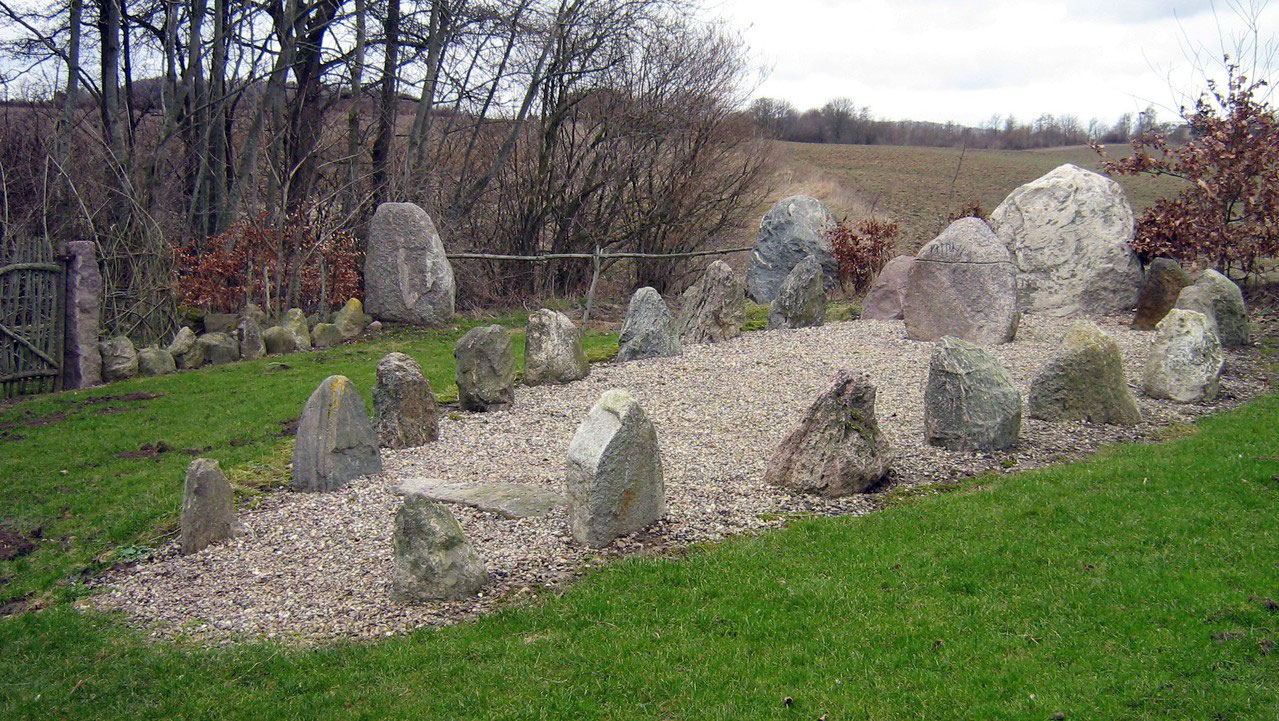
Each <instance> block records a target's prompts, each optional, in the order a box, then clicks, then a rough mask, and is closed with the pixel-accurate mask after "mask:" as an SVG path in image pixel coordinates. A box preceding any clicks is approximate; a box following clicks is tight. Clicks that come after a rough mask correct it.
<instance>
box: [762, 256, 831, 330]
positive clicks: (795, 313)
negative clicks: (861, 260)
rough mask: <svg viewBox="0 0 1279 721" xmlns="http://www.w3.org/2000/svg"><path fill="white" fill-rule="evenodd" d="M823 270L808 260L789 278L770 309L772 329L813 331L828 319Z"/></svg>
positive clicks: (813, 257)
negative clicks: (806, 329)
mask: <svg viewBox="0 0 1279 721" xmlns="http://www.w3.org/2000/svg"><path fill="white" fill-rule="evenodd" d="M823 275H824V274H823V272H822V266H821V265H820V264H819V263H818V262H817V258H816V257H815V256H811V255H810V256H808V257H807V258H805V259H803V260H802V261H800V262H799V263H796V264H795V267H794V268H792V269H791V272H790V273H789V274H787V276H786V279H785V280H783V281H782V285H781V288H779V289H778V291H777V297H775V298H773V302H772V303H771V304H770V305H769V306H768V329H769V330H775V329H777V328H813V327H816V326H819V325H821V324H822V322H823V321H824V320H825V319H826V285H825V282H824V281H823V280H822V277H823Z"/></svg>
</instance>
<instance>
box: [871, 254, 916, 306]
mask: <svg viewBox="0 0 1279 721" xmlns="http://www.w3.org/2000/svg"><path fill="white" fill-rule="evenodd" d="M914 264H915V256H913V255H899V256H897V257H896V258H893V259H892V260H890V261H888V263H886V264H885V265H884V267H883V268H882V269H881V270H880V271H879V275H877V276H875V282H874V283H871V284H870V290H868V291H866V297H865V298H864V299H863V300H862V320H901V319H902V309H903V308H904V307H905V305H906V280H907V279H908V278H909V277H910V268H911V266H912V265H914Z"/></svg>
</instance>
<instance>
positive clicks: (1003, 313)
mask: <svg viewBox="0 0 1279 721" xmlns="http://www.w3.org/2000/svg"><path fill="white" fill-rule="evenodd" d="M902 316H903V318H904V319H905V321H906V334H907V335H908V336H910V337H911V338H914V339H915V340H929V341H931V340H937V339H938V338H941V337H942V336H953V337H955V338H962V339H963V340H966V341H970V342H972V343H981V344H985V345H989V344H996V343H1007V342H1009V341H1011V340H1012V339H1013V336H1015V335H1016V334H1017V322H1018V320H1019V319H1020V317H1021V316H1020V314H1019V313H1018V311H1017V270H1016V267H1015V266H1014V265H1013V261H1012V257H1011V256H1010V255H1009V253H1008V248H1006V247H1005V246H1004V244H1003V243H1001V242H1000V241H999V239H998V238H996V237H995V234H994V233H992V232H991V231H990V228H989V227H988V226H987V225H986V224H985V223H984V222H982V220H981V219H980V218H960V219H959V220H956V221H955V222H953V223H951V224H950V226H949V227H947V228H946V229H945V230H943V231H942V233H941V235H939V236H937V237H936V238H934V239H933V240H932V241H930V242H929V243H928V244H927V245H925V246H924V247H923V248H921V249H920V251H919V254H918V255H916V256H915V262H914V263H912V264H911V266H910V269H909V271H908V273H907V279H906V301H905V305H904V306H903V308H902Z"/></svg>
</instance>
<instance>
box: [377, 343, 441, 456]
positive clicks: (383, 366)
mask: <svg viewBox="0 0 1279 721" xmlns="http://www.w3.org/2000/svg"><path fill="white" fill-rule="evenodd" d="M373 427H374V429H376V431H377V439H378V445H380V446H382V447H383V448H414V447H416V446H421V445H424V444H426V443H428V442H430V441H434V440H436V439H438V438H439V437H440V426H439V419H438V418H437V417H436V405H435V393H433V392H431V383H430V382H429V381H427V379H426V376H425V375H424V374H423V373H422V366H420V365H418V362H417V361H415V360H413V359H412V358H410V357H409V356H407V355H405V354H403V353H388V354H386V356H385V357H384V358H382V360H380V361H378V364H377V382H376V383H375V384H374V386H373Z"/></svg>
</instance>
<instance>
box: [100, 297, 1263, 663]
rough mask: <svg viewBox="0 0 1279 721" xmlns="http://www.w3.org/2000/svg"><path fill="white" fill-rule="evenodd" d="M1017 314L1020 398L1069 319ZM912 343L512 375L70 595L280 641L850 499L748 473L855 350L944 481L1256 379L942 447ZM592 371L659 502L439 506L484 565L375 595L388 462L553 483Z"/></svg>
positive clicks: (1146, 433)
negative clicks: (431, 421) (410, 599)
mask: <svg viewBox="0 0 1279 721" xmlns="http://www.w3.org/2000/svg"><path fill="white" fill-rule="evenodd" d="M1070 322H1071V321H1070V320H1068V319H1054V318H1047V317H1040V316H1026V317H1024V318H1023V320H1022V324H1021V327H1020V329H1019V331H1018V333H1017V340H1016V342H1014V343H1010V344H1006V345H1002V346H997V347H995V348H994V349H993V352H994V353H995V355H996V356H998V357H999V359H1000V360H1001V361H1002V362H1003V363H1004V364H1005V365H1006V366H1007V367H1008V369H1009V370H1010V371H1011V373H1012V375H1013V377H1014V379H1015V380H1016V381H1017V384H1018V386H1019V388H1020V389H1021V391H1022V395H1023V398H1025V396H1026V393H1027V389H1028V385H1029V382H1030V379H1031V377H1032V376H1033V375H1034V372H1035V371H1036V370H1037V368H1038V367H1039V366H1040V364H1041V363H1043V362H1044V361H1045V360H1046V359H1047V358H1048V357H1049V355H1050V354H1051V353H1052V351H1053V349H1054V348H1055V347H1056V345H1057V343H1058V341H1059V340H1060V338H1061V337H1062V335H1063V334H1064V333H1065V331H1066V329H1067V328H1068V327H1069V325H1070ZM1098 322H1099V324H1100V325H1101V326H1102V327H1103V329H1104V330H1105V331H1106V332H1107V333H1109V334H1110V335H1111V336H1113V337H1114V338H1115V340H1116V341H1117V342H1118V343H1119V346H1120V348H1121V349H1122V352H1123V356H1124V366H1125V370H1126V372H1127V375H1128V380H1129V384H1130V385H1132V387H1133V388H1134V390H1139V388H1140V378H1141V370H1142V367H1143V366H1144V363H1145V357H1146V352H1147V349H1148V347H1149V345H1150V343H1151V341H1152V339H1153V337H1154V335H1153V333H1151V332H1137V331H1132V330H1130V329H1129V328H1128V327H1127V319H1120V318H1114V319H1106V318H1102V319H1098ZM931 351H932V344H931V343H921V342H917V341H912V340H908V339H907V338H906V333H905V330H904V327H903V325H902V323H901V322H883V321H853V322H845V323H832V324H829V325H826V326H823V327H821V328H810V329H801V330H781V331H768V332H757V333H748V334H746V335H744V336H742V337H740V338H737V339H735V340H733V341H730V342H727V343H721V344H717V345H713V346H690V347H687V348H685V353H684V355H683V356H680V357H677V358H664V359H652V360H644V361H634V362H631V363H625V364H601V365H596V366H594V367H593V368H592V369H591V374H590V376H588V377H587V378H585V379H583V380H581V381H578V382H575V383H572V384H569V385H565V386H544V387H536V388H524V387H520V388H517V389H516V401H515V406H514V408H513V409H512V410H510V411H506V412H500V413H492V414H456V413H450V414H448V417H447V418H441V420H440V440H439V442H437V443H433V444H430V445H428V446H425V447H422V448H417V449H411V450H406V451H399V452H387V453H385V454H384V461H385V466H386V473H384V474H382V475H380V476H374V477H369V478H364V479H360V480H357V481H354V482H352V483H351V484H350V485H349V486H348V487H346V488H345V489H343V490H341V491H338V492H334V493H327V494H307V493H289V492H281V493H277V494H273V495H272V496H271V497H269V498H268V499H267V500H266V502H265V503H263V504H262V506H261V507H259V508H258V509H256V510H253V511H251V512H246V513H242V514H241V518H240V520H241V522H242V524H243V527H244V529H243V532H242V533H241V534H240V535H239V536H238V537H237V538H235V539H233V540H232V541H230V542H227V543H224V544H221V545H218V546H213V547H210V548H208V549H205V550H204V551H201V552H200V553H196V554H193V555H191V556H185V557H184V556H180V555H178V554H177V548H176V543H174V544H170V545H169V546H166V547H165V548H163V549H161V550H160V551H159V553H158V554H157V556H156V557H155V558H154V559H153V560H150V561H147V562H143V563H140V564H136V565H132V566H129V567H122V568H119V569H116V570H113V571H111V572H109V573H107V574H105V575H104V576H102V577H101V578H100V579H99V580H98V581H97V582H96V583H97V584H98V585H100V586H102V587H103V593H100V594H98V595H95V596H93V597H91V598H90V599H88V600H87V601H85V603H86V604H87V605H91V606H94V607H97V608H102V609H118V610H123V611H124V612H126V614H127V615H128V617H129V618H130V619H131V620H132V621H133V622H136V623H138V624H140V625H143V626H145V627H146V628H148V629H150V630H151V631H152V632H153V634H154V635H155V636H157V637H169V636H186V637H190V638H195V639H197V640H200V641H203V642H207V643H230V642H234V641H235V640H237V639H243V638H247V637H258V638H261V637H266V638H277V639H282V640H286V641H290V642H304V643H310V642H318V641H323V640H326V639H333V638H342V637H348V638H351V637H354V638H373V637H378V636H385V635H393V634H397V633H403V632H406V631H409V630H411V629H414V628H418V627H422V626H430V625H439V624H446V623H453V622H456V621H459V620H463V619H467V618H471V617H474V616H476V615H477V614H481V613H484V612H487V611H490V610H492V609H494V608H495V607H497V606H500V605H505V604H510V603H515V602H519V599H521V598H523V597H526V596H531V595H533V593H535V592H536V591H537V589H540V588H544V587H548V586H549V587H555V586H557V585H559V584H562V583H563V582H565V581H567V580H570V579H571V578H573V577H574V576H575V575H578V574H580V573H582V572H583V571H584V570H585V569H587V568H589V567H591V566H592V565H595V564H598V563H601V562H606V561H607V560H608V559H609V558H612V557H616V556H619V555H624V554H633V553H654V552H660V551H662V550H664V549H669V548H673V547H683V546H687V545H688V544H691V543H694V542H698V541H713V540H717V539H721V538H724V537H725V536H728V535H732V534H738V533H745V532H754V531H758V530H760V529H764V528H769V527H774V526H777V525H779V524H781V523H783V522H784V519H785V518H786V517H787V516H789V515H790V514H818V515H842V514H862V513H867V512H870V511H872V510H874V509H875V507H876V501H875V499H876V496H875V494H869V495H864V496H854V497H851V498H846V499H839V500H825V499H821V498H815V497H806V496H795V495H791V494H789V493H785V492H782V491H781V490H779V489H776V488H772V487H769V486H766V485H764V484H763V483H762V482H761V479H762V476H763V472H764V467H765V464H766V463H767V460H768V458H769V456H770V454H771V453H772V451H773V449H774V448H775V447H776V446H777V444H778V443H779V442H780V441H781V439H782V437H783V435H784V434H785V433H786V431H787V430H788V429H789V428H790V427H791V425H792V424H794V423H795V422H796V421H797V420H798V419H799V417H800V415H801V414H802V412H803V411H804V410H805V409H806V408H807V407H808V405H809V404H810V403H811V402H812V400H813V399H814V398H815V397H816V395H817V394H818V393H819V392H820V391H821V389H822V388H823V387H824V386H825V385H826V384H827V383H828V382H829V381H830V379H831V377H832V376H833V375H834V373H835V371H836V370H837V369H839V368H841V367H847V368H850V369H853V370H864V371H866V372H867V373H869V374H870V377H871V380H872V382H873V383H875V385H876V386H877V387H878V398H877V403H876V411H877V415H878V417H879V423H880V427H881V428H882V429H883V431H884V433H885V434H886V435H887V436H888V438H889V440H890V442H891V444H892V447H893V449H894V451H895V453H896V455H897V459H896V462H895V467H894V473H893V477H892V480H891V485H894V486H900V485H914V484H921V483H937V482H946V481H953V480H955V479H958V478H962V477H964V476H968V475H972V474H974V473H980V472H984V471H990V470H995V471H1005V470H1020V469H1024V468H1030V467H1035V466H1039V465H1043V464H1045V463H1049V462H1054V461H1060V460H1062V459H1066V458H1074V457H1079V456H1082V455H1086V454H1087V453H1089V452H1091V451H1093V450H1095V449H1096V448H1098V447H1099V446H1101V445H1103V444H1107V443H1114V442H1118V441H1129V440H1143V439H1152V438H1157V437H1160V436H1161V435H1163V434H1165V433H1166V430H1165V429H1166V427H1167V426H1169V425H1172V424H1175V423H1179V422H1183V421H1186V420H1188V419H1191V418H1193V417H1195V416H1198V415H1201V414H1204V413H1208V412H1213V411H1215V410H1219V409H1221V408H1226V407H1231V406H1233V405H1236V404H1238V403H1239V402H1241V401H1242V400H1245V399H1247V398H1250V397H1253V396H1255V395H1257V394H1258V393H1260V392H1261V391H1262V387H1263V383H1264V375H1263V374H1262V372H1261V370H1260V369H1261V363H1260V361H1259V360H1258V359H1257V357H1256V354H1255V353H1253V352H1252V351H1244V352H1240V353H1231V354H1229V356H1228V361H1227V373H1226V377H1225V378H1223V380H1222V391H1221V398H1220V399H1219V400H1218V401H1217V402H1216V403H1215V404H1213V405H1210V406H1205V405H1184V406H1183V405H1178V404H1174V403H1169V402H1165V401H1156V400H1152V399H1150V398H1145V397H1143V396H1141V395H1140V394H1138V403H1139V405H1140V406H1141V411H1142V414H1143V416H1144V417H1145V419H1146V422H1144V423H1142V424H1141V425H1138V426H1134V427H1117V426H1098V425H1089V424H1083V423H1063V424H1051V423H1046V422H1042V421H1036V420H1032V419H1024V420H1023V423H1022V431H1021V440H1020V442H1019V444H1018V446H1017V447H1016V448H1015V449H1013V450H1012V451H1010V452H1008V453H960V452H951V451H945V450H942V449H939V448H933V447H931V446H928V445H927V444H926V443H925V441H924V436H923V392H924V384H925V381H926V378H927V373H928V358H929V355H930V353H931ZM610 388H626V389H628V390H630V391H631V392H632V393H633V394H634V395H635V396H636V398H637V399H638V400H639V402H640V403H641V405H642V406H643V407H644V409H645V411H646V412H647V413H648V414H649V416H650V417H651V418H652V420H653V422H654V424H655V425H656V427H657V432H658V440H659V443H660V445H661V450H662V464H663V467H664V469H665V475H666V500H667V508H668V513H667V517H666V518H665V519H663V520H662V521H661V522H659V523H658V524H656V525H654V526H652V527H650V528H648V529H645V530H644V531H641V532H640V533H637V534H635V535H634V536H631V537H628V538H624V539H619V540H618V541H616V542H615V543H614V544H613V545H612V546H610V547H609V548H607V549H604V550H603V551H592V550H589V549H584V548H580V547H578V546H576V545H575V544H573V543H572V541H571V539H570V538H569V536H568V534H567V530H566V518H565V513H564V511H563V510H562V509H558V510H555V511H552V512H551V513H550V514H549V515H547V516H545V517H542V518H530V519H522V520H507V519H503V518H501V517H500V516H497V515H496V514H492V513H486V512H483V511H478V510H474V509H471V508H466V507H462V506H452V507H451V508H452V510H453V512H454V514H455V515H456V516H457V517H458V520H459V521H460V522H461V524H462V527H463V529H464V530H465V531H466V533H467V535H468V536H469V537H470V539H471V541H472V542H473V543H474V544H475V547H476V549H477V551H478V552H479V554H480V556H481V557H482V558H483V559H484V560H485V562H486V563H487V564H488V568H489V571H490V575H491V579H492V582H491V584H490V585H489V586H488V587H487V588H486V589H485V591H484V593H483V594H482V595H481V596H478V597H476V598H474V599H471V600H468V601H463V602H450V603H432V604H424V605H411V606H410V605H401V604H397V603H395V602H392V601H391V600H390V597H389V593H388V591H389V587H390V569H391V546H390V533H391V520H392V518H393V516H394V513H395V510H396V508H397V507H398V505H399V502H400V497H399V496H397V495H395V494H394V493H393V492H392V489H393V488H394V486H395V485H396V484H397V483H398V482H399V480H400V479H402V478H409V477H417V476H421V477H432V478H443V479H446V480H449V481H459V482H461V481H508V482H516V483H529V484H538V485H542V486H546V487H549V488H555V489H559V488H561V486H562V483H563V468H564V455H565V452H566V451H567V448H568V443H569V440H570V439H571V438H572V435H573V432H574V430H575V429H576V427H577V425H578V423H579V422H580V421H581V419H582V418H583V417H584V416H585V415H586V412H587V410H588V409H589V408H590V407H591V405H592V404H594V402H595V401H596V400H597V399H598V398H599V396H600V394H601V393H603V392H604V391H605V390H607V389H610Z"/></svg>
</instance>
